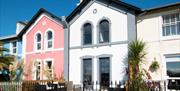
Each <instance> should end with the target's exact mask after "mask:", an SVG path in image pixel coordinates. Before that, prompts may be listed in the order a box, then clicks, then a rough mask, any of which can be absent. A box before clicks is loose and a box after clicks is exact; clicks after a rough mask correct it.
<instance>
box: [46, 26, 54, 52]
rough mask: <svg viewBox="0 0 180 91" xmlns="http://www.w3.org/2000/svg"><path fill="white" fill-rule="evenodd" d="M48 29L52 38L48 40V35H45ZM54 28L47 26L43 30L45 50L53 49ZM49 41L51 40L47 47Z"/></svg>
mask: <svg viewBox="0 0 180 91" xmlns="http://www.w3.org/2000/svg"><path fill="white" fill-rule="evenodd" d="M49 31H51V32H52V39H51V40H48V35H47V33H48V32H49ZM54 37H55V36H54V30H53V29H51V28H48V29H47V30H46V31H45V36H44V40H45V41H44V48H45V49H46V50H52V49H54ZM49 41H52V47H51V48H48V42H49Z"/></svg>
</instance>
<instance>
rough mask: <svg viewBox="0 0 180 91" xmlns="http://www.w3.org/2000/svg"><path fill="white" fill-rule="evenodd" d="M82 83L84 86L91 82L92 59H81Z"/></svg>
mask: <svg viewBox="0 0 180 91" xmlns="http://www.w3.org/2000/svg"><path fill="white" fill-rule="evenodd" d="M83 81H84V82H86V84H90V82H92V59H91V58H88V59H83Z"/></svg>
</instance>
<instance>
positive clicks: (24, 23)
mask: <svg viewBox="0 0 180 91" xmlns="http://www.w3.org/2000/svg"><path fill="white" fill-rule="evenodd" d="M17 23H21V24H23V25H27V22H23V21H17Z"/></svg>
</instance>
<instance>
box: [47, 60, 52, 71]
mask: <svg viewBox="0 0 180 91" xmlns="http://www.w3.org/2000/svg"><path fill="white" fill-rule="evenodd" d="M47 66H48V68H49V69H52V61H47Z"/></svg>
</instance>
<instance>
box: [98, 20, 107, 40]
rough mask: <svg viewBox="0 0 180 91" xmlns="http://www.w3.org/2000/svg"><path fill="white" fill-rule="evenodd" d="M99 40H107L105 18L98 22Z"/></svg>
mask: <svg viewBox="0 0 180 91" xmlns="http://www.w3.org/2000/svg"><path fill="white" fill-rule="evenodd" d="M99 42H100V43H105V42H109V22H108V21H107V20H103V21H101V22H100V26H99Z"/></svg>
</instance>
